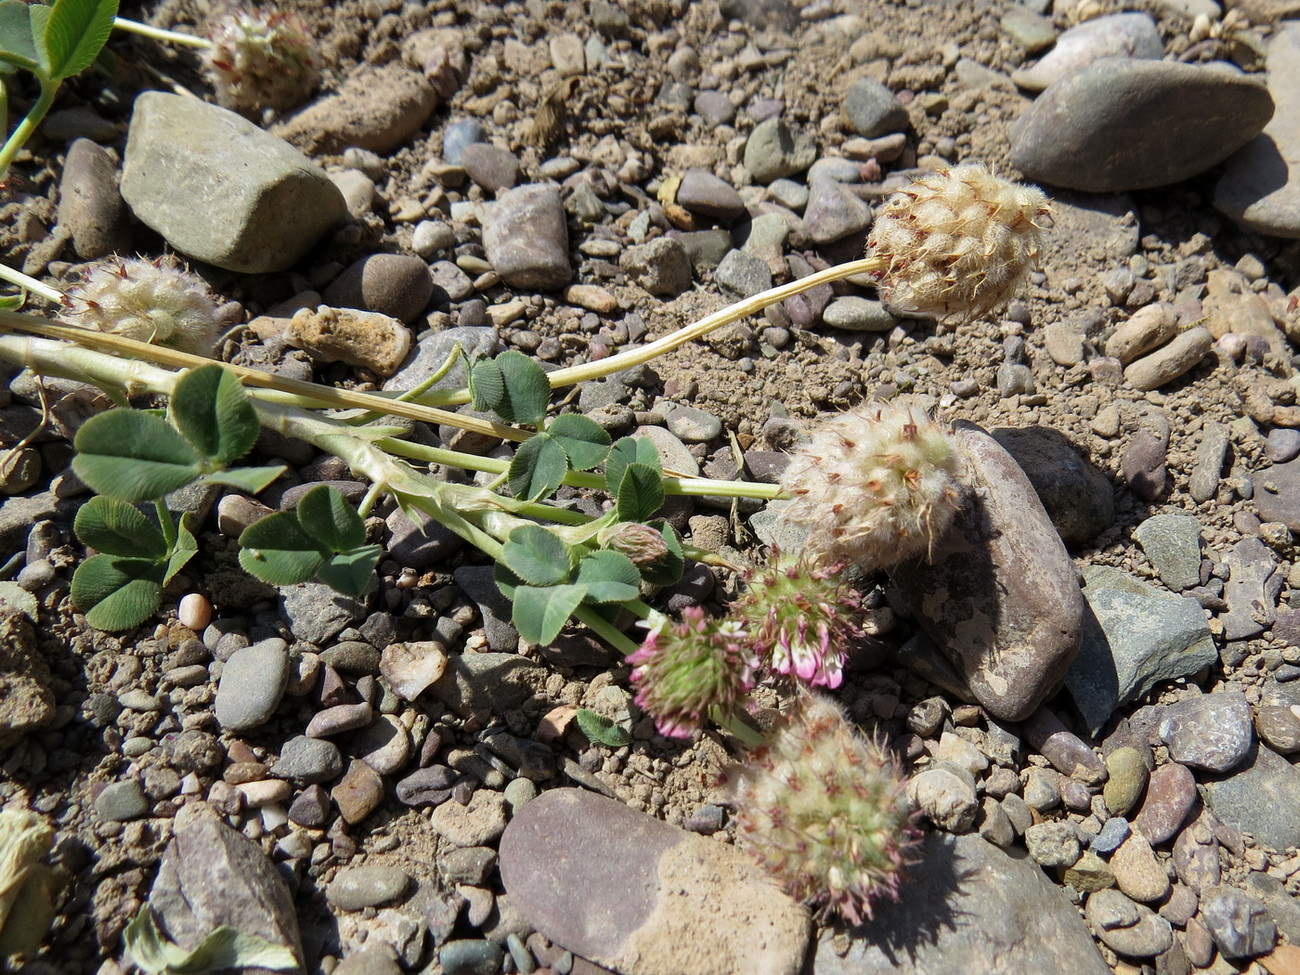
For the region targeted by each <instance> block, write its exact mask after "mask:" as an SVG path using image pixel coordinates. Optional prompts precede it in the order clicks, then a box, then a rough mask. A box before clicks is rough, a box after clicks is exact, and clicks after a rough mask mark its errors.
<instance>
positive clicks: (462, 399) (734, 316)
mask: <svg viewBox="0 0 1300 975" xmlns="http://www.w3.org/2000/svg"><path fill="white" fill-rule="evenodd" d="M887 266H888V265H887V263H886V261H885V260H884V259H883V258H879V257H866V258H863V259H861V260H857V261H848V262H847V263H844V264H837V265H835V267H828V268H827V269H826V270H824V271H818V272H816V273H815V274H810V275H808V276H807V277H806V278H799V279H798V280H797V281H790V282H789V283H787V284H782V285H779V286H777V287H775V288H768V289H767V290H766V291H760V292H759V293H758V294H756V295H753V296H751V297H749V298H745V299H744V300H743V301H737V302H736V303H735V304H731V305H728V306H727V307H726V308H722V309H720V310H718V311H715V312H714V313H713V314H712V315H706V316H705V317H704V318H701V319H700V320H699V321H698V322H695V323H694V324H691V325H687V326H685V327H684V328H679V329H678V330H677V331H675V332H673V333H672V334H670V335H665V336H664V337H663V338H660V339H656V340H655V341H653V342H651V343H650V344H649V345H642V346H638V347H637V348H635V349H628V350H627V351H625V352H620V353H618V355H613V356H610V357H609V358H608V359H597V360H596V361H595V362H587V363H584V364H582V365H580V366H569V367H568V368H567V369H557V370H555V372H552V373H548V374H547V377H546V378H547V379H549V380H550V381H551V388H552V389H558V388H559V387H561V386H573V385H576V384H577V383H581V382H586V381H587V380H590V379H601V378H603V377H604V376H610V375H613V374H614V373H616V372H622V371H623V370H624V369H630V368H632V367H633V366H639V365H641V364H642V363H646V362H650V361H651V360H652V359H655V358H658V357H659V356H661V355H663V354H664V353H665V352H671V351H672V350H673V349H675V348H677V347H678V346H682V345H685V344H686V343H687V342H694V341H695V340H696V339H699V338H703V337H704V336H705V335H708V334H709V333H710V332H713V331H716V330H717V329H719V328H722V327H723V326H724V325H731V324H732V323H734V322H738V321H740V320H741V319H742V318H748V317H749V316H750V315H756V314H758V313H759V312H760V311H762V310H763V309H764V308H766V307H767V306H768V305H774V304H776V303H777V302H778V301H785V299H786V298H792V297H794V296H795V295H797V294H803V292H805V291H807V290H809V289H810V288H815V287H817V286H818V285H821V284H830V283H831V282H832V281H842V280H843V279H844V278H851V277H853V276H855V275H858V274H870V273H872V272H875V271H883V270H884V269H885V268H886V267H887ZM441 402H442V405H444V406H452V405H457V404H460V403H468V402H469V391H468V390H460V391H459V392H457V393H455V394H454V395H452V396H448V397H447V398H446V399H444V400H442V401H441Z"/></svg>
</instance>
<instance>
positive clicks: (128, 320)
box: [60, 254, 217, 356]
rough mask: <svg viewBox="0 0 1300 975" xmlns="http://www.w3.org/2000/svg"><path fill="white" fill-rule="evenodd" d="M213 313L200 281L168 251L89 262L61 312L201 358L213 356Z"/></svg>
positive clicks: (71, 318) (86, 325) (71, 319)
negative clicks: (149, 258)
mask: <svg viewBox="0 0 1300 975" xmlns="http://www.w3.org/2000/svg"><path fill="white" fill-rule="evenodd" d="M216 313H217V306H216V304H215V303H214V302H213V301H212V299H211V298H210V297H209V296H208V287H207V285H206V284H205V283H204V282H203V279H202V278H200V277H199V276H198V275H196V274H192V273H190V272H189V271H186V270H184V269H183V267H182V265H181V262H180V261H179V260H177V259H176V258H175V257H173V256H172V255H170V254H168V255H165V256H163V257H160V258H158V259H157V260H155V261H146V260H142V259H141V258H138V257H115V258H111V259H109V260H106V261H101V262H100V263H98V264H95V265H92V266H91V268H90V269H89V270H88V271H87V272H86V277H85V280H84V281H82V282H81V284H78V285H75V286H74V287H72V288H70V289H68V302H67V305H66V306H65V307H64V309H63V311H62V312H60V315H61V317H62V318H63V319H64V320H65V321H68V322H71V323H72V324H74V325H80V326H81V327H82V328H93V329H96V330H97V331H100V332H112V333H113V334H115V335H122V336H124V337H126V338H129V339H135V340H136V341H138V342H152V343H154V344H156V345H165V346H167V347H169V348H173V349H179V350H181V351H182V352H192V353H194V354H196V355H205V356H206V355H211V354H212V343H213V341H214V339H215V333H216Z"/></svg>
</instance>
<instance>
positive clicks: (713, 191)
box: [677, 168, 745, 220]
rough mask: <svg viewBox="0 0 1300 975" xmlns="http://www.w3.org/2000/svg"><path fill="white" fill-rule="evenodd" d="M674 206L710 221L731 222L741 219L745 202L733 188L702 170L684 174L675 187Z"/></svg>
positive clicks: (693, 170) (697, 169)
mask: <svg viewBox="0 0 1300 975" xmlns="http://www.w3.org/2000/svg"><path fill="white" fill-rule="evenodd" d="M677 203H678V204H679V205H680V206H684V207H685V208H686V209H687V210H690V211H691V212H692V213H698V214H699V215H700V216H702V217H710V218H712V219H714V220H735V219H737V218H738V217H742V216H744V215H745V201H744V200H742V199H741V198H740V194H739V193H737V192H736V188H735V187H734V186H732V185H731V184H730V183H728V182H726V181H725V180H723V179H721V178H719V177H717V176H714V175H713V174H712V173H710V172H709V171H708V170H706V169H699V168H692V169H688V170H686V172H685V173H684V174H683V175H682V181H681V183H680V184H678V187H677Z"/></svg>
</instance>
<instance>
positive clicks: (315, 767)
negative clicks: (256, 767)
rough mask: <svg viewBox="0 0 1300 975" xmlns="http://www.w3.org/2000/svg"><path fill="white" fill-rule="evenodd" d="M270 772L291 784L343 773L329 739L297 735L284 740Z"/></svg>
mask: <svg viewBox="0 0 1300 975" xmlns="http://www.w3.org/2000/svg"><path fill="white" fill-rule="evenodd" d="M271 772H272V774H274V775H275V776H276V777H278V778H281V779H288V780H289V781H290V782H293V783H294V784H295V785H311V784H312V783H316V782H328V781H329V780H330V779H334V778H338V776H340V775H342V774H343V755H342V754H341V753H340V752H339V750H338V746H336V745H335V744H334V743H333V742H330V741H324V740H323V739H320V738H308V737H307V736H306V735H298V736H296V737H294V738H290V739H289V740H288V741H287V742H285V743H284V747H283V748H282V749H281V750H280V759H279V761H277V762H276V763H275V765H274V766H273V767H272V769H271Z"/></svg>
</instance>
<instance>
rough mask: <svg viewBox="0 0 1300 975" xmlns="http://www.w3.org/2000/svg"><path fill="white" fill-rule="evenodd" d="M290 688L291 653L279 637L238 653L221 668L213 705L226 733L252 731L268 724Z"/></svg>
mask: <svg viewBox="0 0 1300 975" xmlns="http://www.w3.org/2000/svg"><path fill="white" fill-rule="evenodd" d="M288 685H289V650H288V647H287V646H286V645H285V642H284V641H283V640H281V639H279V638H278V637H272V638H271V639H268V640H262V641H261V642H259V643H254V644H253V645H252V646H249V647H244V648H242V649H240V650H236V651H235V653H234V654H233V655H232V656H231V658H230V659H229V660H227V661H226V663H225V665H224V666H223V667H222V669H221V680H220V681H219V682H218V683H217V696H216V701H215V702H214V705H213V710H214V712H215V713H216V717H217V723H218V724H219V725H221V727H222V728H223V729H224V730H225V731H232V732H238V731H249V730H251V729H253V728H257V727H260V726H261V725H263V724H265V723H266V722H267V721H268V720H270V717H271V715H272V714H274V713H275V709H276V708H277V707H278V706H279V704H280V699H281V698H282V697H284V689H285V688H286V687H287V686H288Z"/></svg>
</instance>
